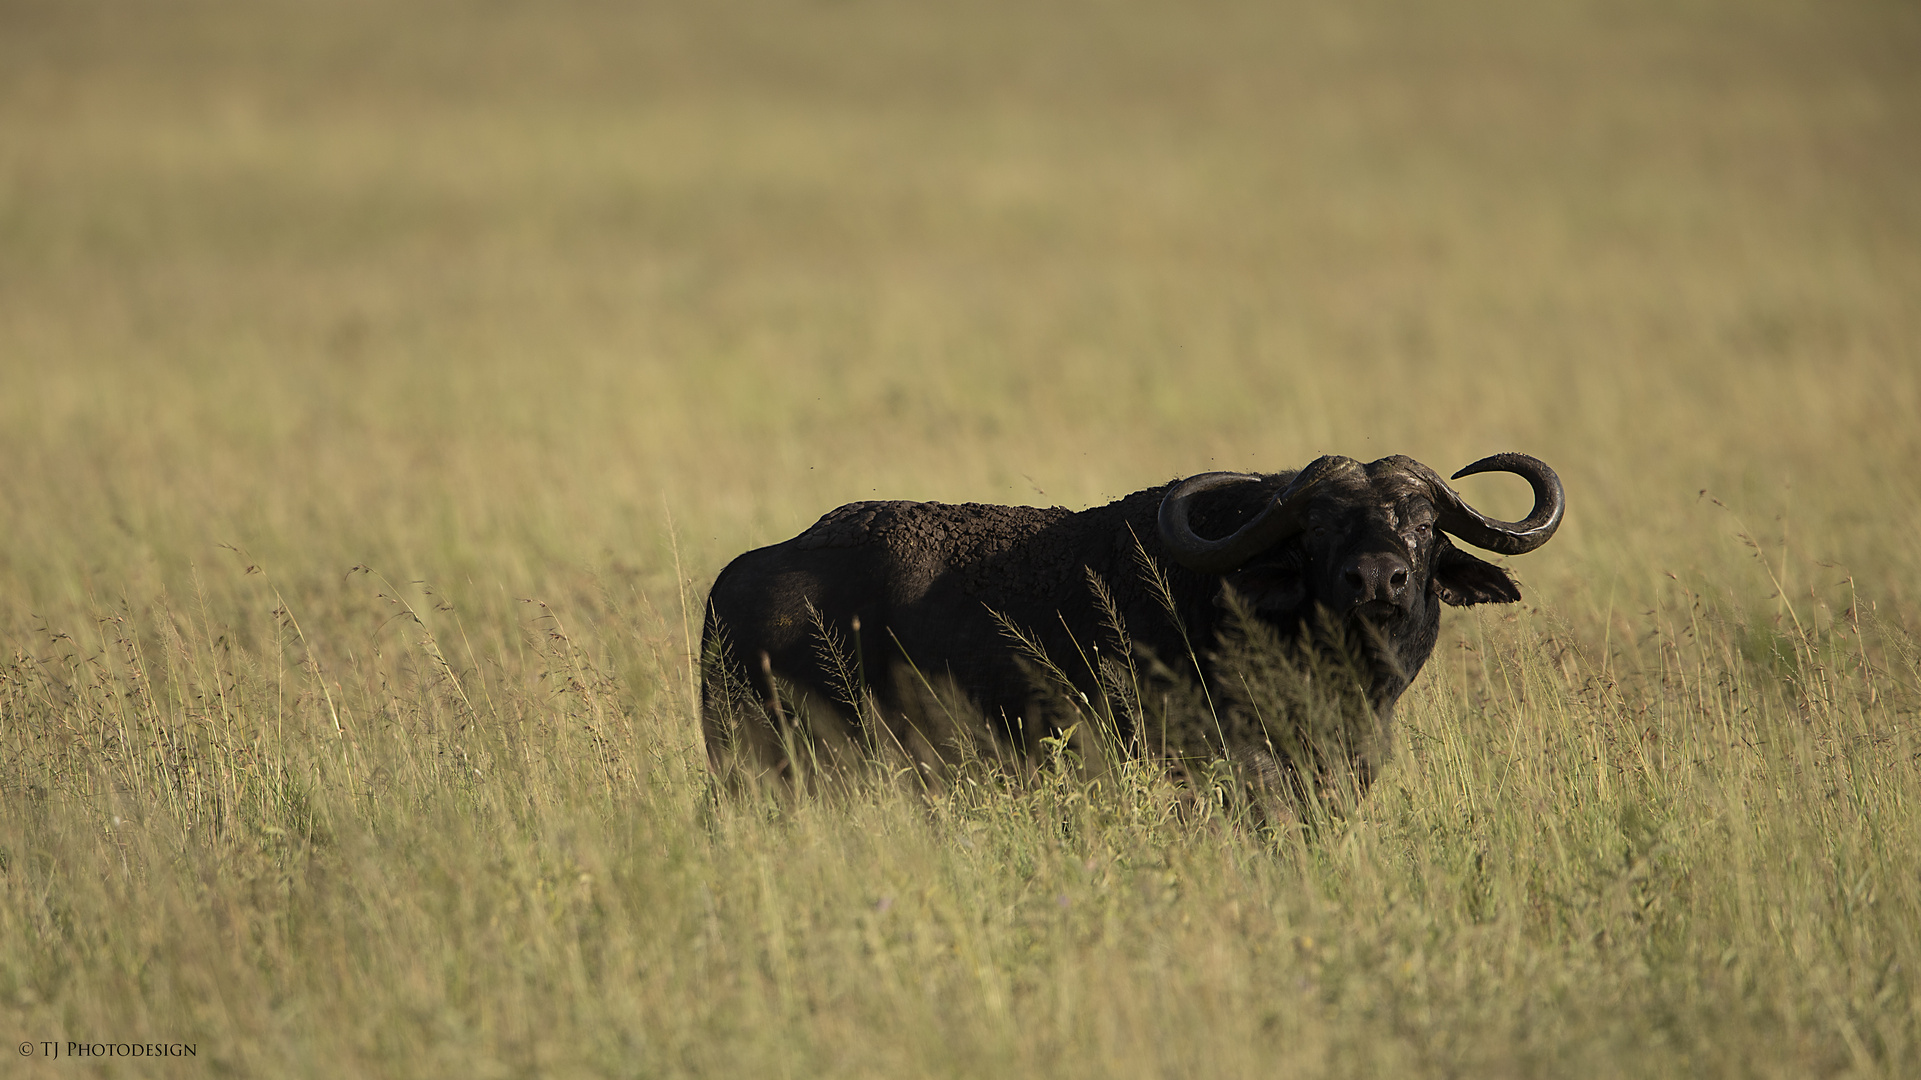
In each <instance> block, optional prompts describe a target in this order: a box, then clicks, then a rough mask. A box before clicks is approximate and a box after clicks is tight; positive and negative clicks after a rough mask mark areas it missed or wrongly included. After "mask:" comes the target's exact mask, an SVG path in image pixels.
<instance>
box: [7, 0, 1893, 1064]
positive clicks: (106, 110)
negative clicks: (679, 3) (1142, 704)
mask: <svg viewBox="0 0 1921 1080" xmlns="http://www.w3.org/2000/svg"><path fill="white" fill-rule="evenodd" d="M563 7H564V9H563V8H556V7H554V6H551V5H544V6H541V7H539V8H532V7H529V8H524V9H523V8H519V7H515V6H512V5H508V6H502V7H493V8H488V9H486V10H484V11H482V10H479V9H469V8H464V7H459V6H455V5H440V4H434V3H422V4H420V5H413V6H407V7H405V8H394V7H392V6H390V5H372V4H366V5H362V4H354V3H349V4H343V5H332V6H329V7H328V8H326V9H325V10H324V11H323V10H317V9H311V8H309V7H306V6H300V5H276V4H269V5H265V6H261V5H229V4H223V3H206V4H188V5H176V6H170V7H169V8H168V9H166V10H164V11H163V10H161V9H152V10H148V9H144V8H135V7H123V6H119V5H113V4H106V3H101V4H93V3H82V4H65V3H63V4H40V3H15V4H10V5H5V6H0V131H4V132H5V133H6V135H5V137H4V138H0V391H3V392H0V461H3V462H4V463H5V465H4V468H0V527H4V529H5V533H4V536H5V538H4V540H0V654H3V655H0V1030H4V1031H7V1032H12V1033H13V1035H12V1039H13V1041H14V1042H15V1043H31V1044H33V1046H34V1048H35V1050H36V1053H35V1055H34V1056H31V1057H14V1058H11V1059H10V1061H9V1068H8V1075H14V1074H15V1073H16V1072H18V1073H20V1074H23V1075H49V1076H50V1075H56V1074H60V1073H61V1072H62V1071H63V1070H88V1069H93V1070H95V1071H98V1072H103V1073H112V1074H121V1073H124V1074H133V1075H140V1074H147V1073H166V1074H177V1073H180V1072H182V1071H185V1070H194V1071H224V1072H232V1073H239V1074H245V1075H255V1074H264V1075H288V1074H291V1075H314V1076H321V1075H325V1076H335V1075H343V1074H350V1075H351V1074H362V1075H391V1076H419V1075H459V1076H467V1075H475V1076H490V1075H606V1074H615V1075H663V1074H708V1075H836V1076H839V1075H873V1076H890V1077H891V1076H901V1075H1001V1074H1009V1075H1087V1076H1116V1075H1128V1076H1131V1075H1169V1074H1174V1075H1190V1074H1192V1075H1204V1074H1223V1075H1292V1074H1305V1075H1332V1076H1339V1075H1357V1076H1358V1075H1384V1074H1395V1075H1398V1074H1408V1075H1437V1076H1438V1075H1477V1076H1478V1075H1490V1076H1492V1075H1530V1076H1615V1075H1636V1076H1640V1075H1646V1076H1668V1075H1672V1076H1698V1075H1728V1076H1755V1075H1766V1076H1784V1077H1785V1076H1794V1077H1799V1076H1807V1075H1836V1074H1840V1075H1861V1076H1902V1075H1912V1074H1913V1073H1915V1072H1916V1071H1917V1069H1921V1044H1918V1041H1917V1040H1918V1036H1921V1003H1917V1001H1916V999H1915V997H1914V991H1913V986H1914V979H1915V974H1914V973H1915V972H1916V971H1917V970H1921V956H1917V950H1918V949H1921V877H1917V875H1916V873H1915V866H1916V864H1917V857H1918V856H1921V848H1918V847H1917V844H1916V841H1915V839H1914V838H1915V837H1916V836H1921V820H1917V805H1918V800H1921V745H1917V736H1916V731H1915V726H1916V723H1917V719H1918V718H1921V646H1918V645H1917V642H1916V637H1915V635H1916V629H1917V627H1921V605H1918V599H1921V597H1918V596H1917V592H1916V588H1915V583H1916V582H1917V581H1921V547H1917V545H1916V544H1915V543H1914V539H1913V538H1914V536H1915V535H1917V529H1921V479H1918V478H1921V469H1917V468H1916V466H1917V464H1918V463H1921V441H1917V433H1921V355H1918V354H1917V351H1916V343H1917V342H1921V307H1917V306H1916V305H1915V303H1914V298H1915V297H1916V296H1917V295H1921V213H1918V211H1921V199H1918V198H1917V196H1916V194H1915V186H1914V184H1913V177H1914V176H1915V175H1916V174H1917V172H1918V171H1921V160H1917V155H1921V130H1917V118H1921V113H1918V112H1917V110H1916V103H1917V102H1918V101H1921V68H1916V66H1915V65H1913V64H1912V63H1911V62H1910V57H1912V56H1913V55H1915V54H1916V51H1917V46H1921V23H1917V21H1916V19H1915V16H1914V14H1913V13H1912V12H1911V11H1909V10H1908V9H1907V8H1906V7H1904V6H1902V5H1893V4H1890V5H1880V4H1873V3H1865V2H1863V3H1849V4H1843V5H1826V6H1821V7H1818V8H1817V7H1815V6H1812V5H1800V4H1795V3H1785V2H1784V3H1768V4H1758V5H1756V4H1742V5H1717V4H1705V5H1694V6H1690V7H1687V8H1686V9H1685V10H1679V9H1671V8H1669V7H1668V6H1666V5H1660V6H1651V5H1650V6H1636V5H1628V6H1620V5H1613V6H1607V7H1606V8H1605V9H1603V8H1601V7H1596V6H1591V5H1583V4H1574V3H1569V4H1546V5H1526V6H1516V5H1504V4H1488V5H1471V6H1470V7H1469V8H1461V7H1458V6H1456V7H1453V8H1449V9H1447V10H1446V11H1444V12H1443V11H1441V10H1440V9H1436V10H1435V11H1433V12H1426V11H1421V10H1415V9H1411V8H1405V7H1403V6H1401V5H1395V4H1388V3H1382V4H1372V3H1365V4H1359V5H1341V6H1338V7H1336V6H1330V7H1326V8H1318V7H1310V6H1304V5H1303V6H1275V5H1267V4H1262V5H1255V4H1249V5H1241V4H1238V3H1230V2H1223V3H1219V4H1204V5H1201V6H1200V7H1183V8H1180V9H1173V8H1163V7H1157V6H1154V5H1150V4H1135V3H1125V4H1080V3H1063V4H1058V5H1007V6H1006V7H1005V8H1000V7H993V8H992V10H987V9H981V10H971V9H970V11H968V12H966V13H961V12H958V11H957V12H954V13H944V12H936V11H933V10H931V9H926V8H924V7H919V6H911V5H896V4H891V3H867V2H859V3H851V4H830V5H803V4H788V3H775V2H771V0H770V2H765V3H759V2H756V3H740V4H717V5H686V6H684V7H676V8H665V9H663V8H644V7H631V8H630V7H623V6H614V5H595V4H580V5H571V4H570V5H564V6H563ZM1505 449H1518V450H1524V451H1527V452H1530V453H1535V454H1537V455H1539V456H1541V457H1542V458H1544V459H1546V460H1548V461H1549V462H1550V463H1551V464H1553V465H1554V466H1555V467H1556V468H1557V469H1558V470H1559V471H1560V472H1561V473H1562V475H1563V477H1564V478H1565V479H1566V481H1567V484H1568V489H1569V500H1570V511H1569V519H1568V522H1567V524H1566V526H1565V527H1564V528H1563V530H1562V531H1561V533H1560V535H1558V536H1557V538H1556V539H1555V541H1554V542H1553V543H1552V544H1550V545H1548V546H1547V547H1545V548H1543V549H1542V550H1540V551H1539V552H1537V553H1534V554H1531V555H1529V556H1528V557H1526V558H1525V559H1522V560H1517V561H1515V562H1513V563H1512V564H1511V567H1512V569H1514V570H1515V571H1516V572H1517V574H1518V575H1519V576H1520V578H1521V579H1522V586H1523V589H1524V592H1525V593H1526V596H1527V601H1526V602H1525V603H1524V604H1523V605H1520V606H1518V607H1515V608H1512V609H1475V610H1471V611H1450V612H1449V613H1448V615H1447V618H1446V620H1445V624H1444V634H1443V641H1442V644H1441V647H1440V648H1439V649H1438V650H1437V651H1436V654H1435V657H1434V659H1433V660H1432V661H1430V662H1429V664H1428V665H1427V668H1426V670H1425V671H1424V672H1423V673H1422V674H1421V676H1420V677H1419V679H1418V680H1417V681H1416V682H1415V684H1414V686H1413V689H1412V690H1410V692H1409V693H1408V695H1407V696H1406V697H1405V698H1404V699H1403V700H1402V703H1401V707H1400V709H1399V712H1398V716H1397V724H1396V728H1395V731H1394V732H1393V734H1392V739H1393V743H1394V754H1393V757H1392V759H1391V761H1390V762H1389V764H1388V765H1387V766H1386V768H1385V769H1384V770H1383V771H1382V772H1381V774H1380V775H1379V776H1378V778H1377V779H1376V782H1375V784H1374V786H1373V789H1372V790H1371V792H1370V793H1369V794H1368V796H1367V797H1366V799H1365V800H1363V801H1361V802H1359V803H1358V804H1357V805H1355V806H1354V807H1352V808H1351V809H1349V810H1348V811H1347V812H1346V813H1345V814H1344V815H1342V816H1339V817H1337V818H1331V819H1328V820H1325V821H1322V822H1320V823H1319V824H1318V825H1316V826H1314V827H1310V828H1291V827H1289V825H1288V823H1287V822H1286V821H1278V822H1277V821H1271V820H1270V821H1268V822H1266V823H1264V824H1263V823H1261V822H1259V821H1255V820H1250V819H1249V818H1247V817H1245V816H1242V815H1238V814H1237V813H1236V812H1235V810H1234V807H1233V805H1232V802H1231V800H1228V801H1226V802H1216V801H1210V800H1208V799H1196V798H1194V797H1192V792H1191V790H1183V789H1182V788H1180V787H1179V786H1178V785H1176V784H1175V783H1174V781H1172V780H1170V779H1169V777H1168V776H1167V774H1166V770H1164V769H1160V768H1157V767H1155V766H1153V765H1151V764H1148V763H1143V762H1139V761H1134V760H1131V759H1123V760H1122V761H1120V762H1119V763H1118V765H1117V766H1116V767H1114V768H1111V769H1107V770H1088V769H1081V768H1077V767H1075V764H1074V762H1073V760H1072V752H1073V751H1075V750H1076V747H1074V746H1068V745H1057V746H1055V747H1052V748H1043V752H1042V753H1041V755H1040V758H1039V760H1040V767H1039V768H1038V769H1037V770H1036V771H1035V772H1034V774H1033V775H1032V776H1030V777H1025V778H1022V779H1020V780H1019V781H1018V782H1008V781H1006V779H1005V778H1004V777H1001V778H997V777H996V776H995V775H994V774H992V772H991V771H989V770H982V771H980V772H978V773H974V774H965V775H963V777H962V779H961V780H960V782H957V783H953V784H950V785H947V786H944V787H939V788H937V789H935V790H933V791H932V792H928V791H924V790H922V789H921V788H920V786H919V785H916V784H909V783H904V782H896V781H895V780H894V779H893V778H890V777H888V776H886V775H881V776H862V775H856V776H853V777H852V778H851V779H850V780H849V781H848V782H847V783H842V784H836V785H829V786H827V787H826V788H824V789H823V790H821V791H819V792H814V793H802V794H795V793H793V792H785V791H781V790H771V789H770V790H753V789H749V790H744V791H727V790H723V789H719V788H717V787H716V786H715V785H714V784H712V783H711V782H710V780H709V777H708V774H707V769H706V763H705V752H704V749H703V747H702V746H701V745H700V737H699V726H698V722H697V718H696V716H695V711H694V710H695V702H696V700H697V687H696V685H695V681H694V665H695V660H696V657H695V656H694V655H693V651H694V646H695V642H696V637H697V634H698V630H699V620H700V603H701V598H702V596H703V591H704V588H705V585H706V583H707V582H708V581H710V580H711V578H712V575H713V574H714V573H715V572H716V571H717V570H718V569H719V567H720V566H721V565H723V564H724V562H725V561H726V560H727V559H728V558H729V557H731V556H732V555H733V554H734V553H737V552H739V551H741V550H744V549H746V548H748V547H751V546H754V545H757V544H761V543H767V542H771V541H774V540H778V539H781V538H784V537H786V536H788V535H792V534H793V533H794V532H796V531H798V530H799V529H800V528H802V527H804V526H805V525H806V524H807V523H808V522H810V521H811V520H813V518H814V517H815V516H816V515H818V514H819V513H821V512H823V511H824V510H826V509H828V508H830V507H832V506H833V505H836V504H838V503H840V502H844V501H847V500H850V499H857V498H869V497H888V498H938V499H942V500H945V501H963V500H967V499H981V500H992V501H1015V502H1049V503H1062V504H1069V505H1085V504H1089V503H1093V502H1096V501H1102V500H1105V499H1107V498H1111V497H1114V496H1117V495H1120V494H1122V493H1125V492H1127V491H1131V490H1135V489H1138V488H1140V487H1145V486H1147V485H1149V484H1152V483H1158V482H1161V481H1164V480H1166V479H1167V478H1169V477H1170V476H1173V475H1175V474H1184V473H1188V472H1193V471H1198V470H1200V469H1204V468H1220V467H1229V468H1265V469H1275V468H1281V467H1293V466H1298V465H1300V464H1302V463H1303V462H1305V461H1306V460H1309V459H1310V458H1311V457H1312V456H1313V455H1314V454H1316V453H1319V452H1324V451H1325V452H1338V453H1346V454H1350V455H1352V456H1357V457H1363V458H1371V457H1375V456H1379V455H1381V454H1386V453H1394V452H1402V453H1409V454H1411V455H1413V456H1416V457H1419V458H1421V459H1423V460H1426V461H1429V462H1430V463H1431V464H1433V465H1435V466H1436V467H1437V468H1448V469H1449V470H1450V471H1451V467H1452V466H1454V465H1459V464H1461V463H1463V462H1466V461H1469V460H1473V459H1474V458H1475V457H1478V456H1480V455H1481V454H1484V453H1487V452H1492V451H1498V450H1505ZM1464 483H1465V484H1467V485H1469V486H1468V487H1467V491H1468V493H1469V496H1470V498H1471V499H1473V500H1474V501H1475V502H1476V504H1477V505H1480V506H1484V507H1486V508H1488V509H1489V510H1490V511H1491V512H1493V513H1496V514H1506V515H1509V516H1512V514H1513V513H1514V512H1515V511H1517V510H1519V509H1521V505H1520V504H1521V502H1522V500H1524V498H1525V492H1522V491H1513V490H1510V487H1509V485H1504V484H1503V482H1502V481H1500V480H1498V479H1496V480H1487V479H1484V478H1474V479H1470V480H1469V481H1466V482H1464ZM68 1041H75V1042H128V1043H133V1042H184V1043H192V1044H194V1045H195V1046H196V1047H197V1052H198V1056H197V1057H196V1058H195V1059H193V1060H191V1061H188V1062H184V1063H183V1062H180V1061H143V1060H132V1059H112V1060H107V1061H82V1060H74V1059H70V1058H65V1057H63V1058H60V1059H58V1060H50V1059H48V1058H47V1057H45V1056H44V1055H42V1054H40V1053H39V1052H38V1051H39V1048H40V1044H41V1043H42V1042H47V1043H53V1042H58V1043H60V1044H61V1045H62V1046H63V1048H64V1044H65V1043H66V1042H68ZM3 1045H7V1044H5V1043H0V1046H3ZM6 1052H7V1053H8V1054H9V1055H12V1054H13V1053H14V1051H13V1050H12V1049H8V1050H7V1051H6Z"/></svg>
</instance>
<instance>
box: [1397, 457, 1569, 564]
mask: <svg viewBox="0 0 1921 1080" xmlns="http://www.w3.org/2000/svg"><path fill="white" fill-rule="evenodd" d="M1412 464H1413V465H1414V466H1415V468H1416V469H1417V470H1418V471H1419V473H1422V474H1425V475H1423V476H1422V479H1424V480H1426V481H1427V483H1428V486H1429V487H1430V488H1431V489H1432V490H1433V494H1434V508H1435V511H1436V516H1437V518H1438V522H1439V524H1440V526H1441V531H1442V532H1446V533H1452V534H1453V535H1455V536H1458V537H1460V538H1461V539H1462V540H1465V541H1467V542H1468V543H1470V544H1473V545H1474V546H1475V547H1477V548H1481V549H1483V550H1486V551H1492V552H1494V553H1496V554H1499V555H1525V554H1527V553H1528V552H1530V551H1533V550H1534V549H1535V548H1537V547H1540V546H1541V545H1542V544H1545V543H1547V542H1548V538H1549V537H1551V536H1553V535H1554V530H1556V529H1558V528H1560V527H1561V516H1562V515H1563V514H1565V513H1566V512H1567V494H1566V493H1565V492H1564V491H1562V489H1561V478H1560V477H1559V476H1556V475H1555V474H1554V470H1553V469H1550V468H1548V467H1547V463H1546V462H1544V461H1542V460H1540V459H1539V458H1534V457H1529V456H1528V455H1526V454H1494V455H1492V456H1490V457H1484V458H1482V459H1481V460H1479V461H1477V462H1475V463H1474V464H1472V465H1469V466H1468V467H1467V468H1465V469H1462V470H1461V471H1460V472H1457V473H1455V474H1454V477H1453V479H1456V480H1459V479H1460V478H1461V477H1463V476H1473V475H1474V474H1476V473H1486V472H1506V473H1513V474H1515V475H1516V476H1519V477H1522V478H1524V479H1525V480H1527V482H1528V486H1529V487H1532V488H1533V489H1534V509H1533V510H1530V511H1528V515H1527V517H1524V518H1522V519H1521V520H1519V521H1496V520H1494V519H1493V518H1491V517H1488V516H1487V515H1485V514H1483V513H1481V512H1480V511H1479V510H1476V509H1474V508H1473V507H1472V506H1469V505H1468V504H1467V500H1466V499H1463V498H1461V495H1460V493H1459V492H1457V491H1455V490H1454V489H1453V488H1451V487H1449V486H1448V485H1447V481H1445V480H1442V479H1441V478H1440V477H1439V476H1437V475H1435V473H1434V471H1433V470H1432V469H1429V468H1428V467H1427V466H1425V465H1421V464H1420V463H1419V462H1413V463H1412Z"/></svg>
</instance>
